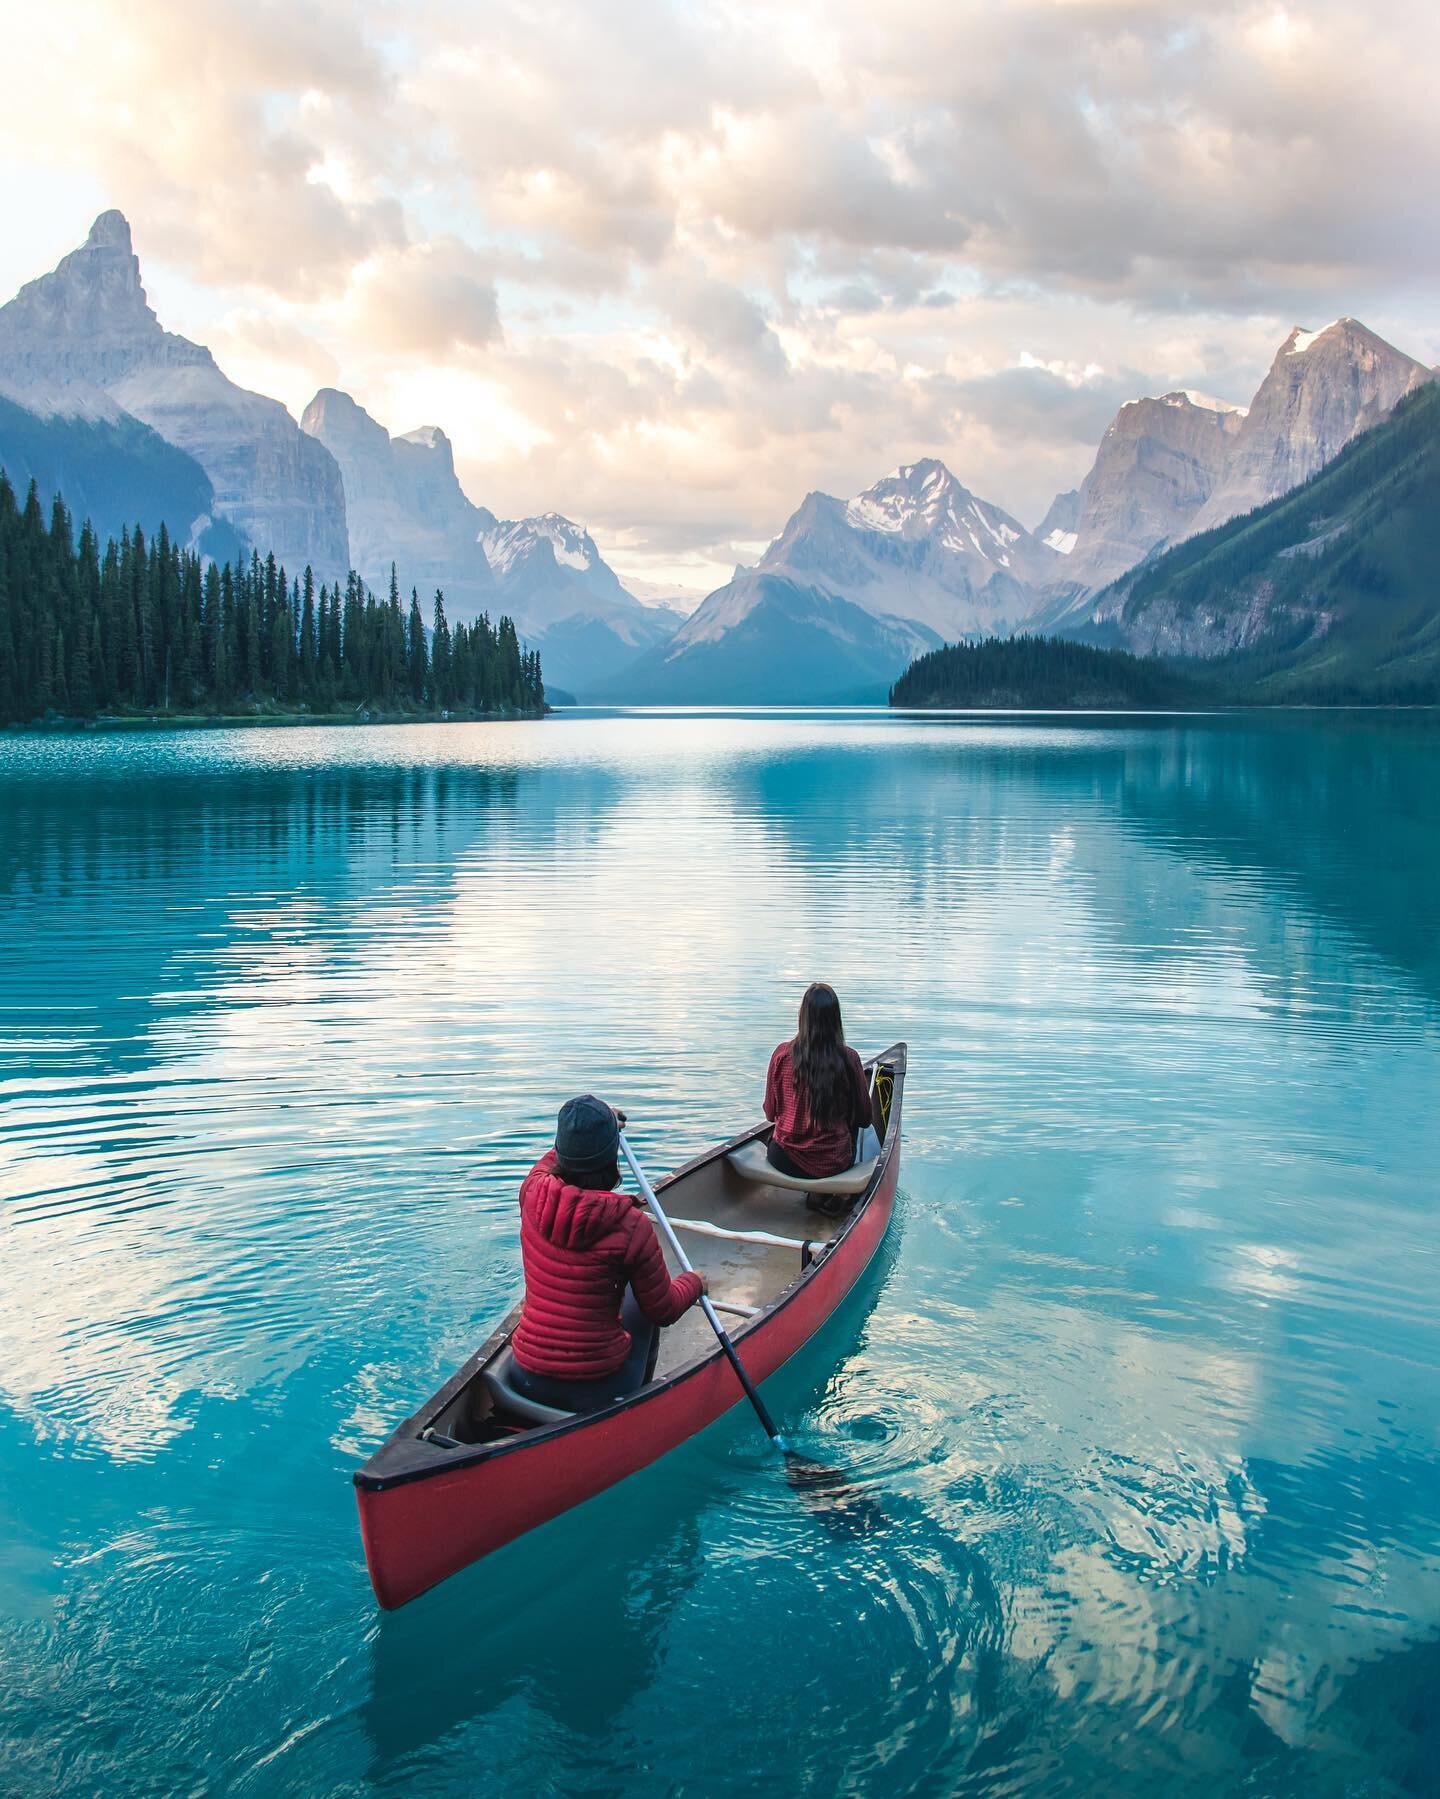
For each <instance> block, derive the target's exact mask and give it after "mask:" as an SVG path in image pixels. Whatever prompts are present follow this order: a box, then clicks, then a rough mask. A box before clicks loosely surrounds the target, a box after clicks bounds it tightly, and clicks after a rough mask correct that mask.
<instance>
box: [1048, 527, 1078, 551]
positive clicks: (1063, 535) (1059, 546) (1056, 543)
mask: <svg viewBox="0 0 1440 1799" xmlns="http://www.w3.org/2000/svg"><path fill="white" fill-rule="evenodd" d="M1079 538H1080V533H1079V532H1078V531H1060V530H1055V531H1048V532H1046V534H1045V536H1044V537H1042V538H1041V540H1040V541H1041V542H1042V543H1048V544H1049V546H1050V548H1051V549H1052V550H1054V551H1055V552H1056V553H1057V554H1058V555H1061V556H1068V555H1069V554H1070V552H1071V550H1073V549H1074V548H1075V545H1076V543H1077V542H1078V541H1079Z"/></svg>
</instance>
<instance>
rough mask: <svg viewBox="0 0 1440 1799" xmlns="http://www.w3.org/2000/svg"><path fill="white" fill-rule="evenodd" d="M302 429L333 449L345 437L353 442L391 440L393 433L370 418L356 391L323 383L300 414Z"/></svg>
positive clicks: (380, 442) (380, 443) (377, 443)
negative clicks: (352, 391)
mask: <svg viewBox="0 0 1440 1799" xmlns="http://www.w3.org/2000/svg"><path fill="white" fill-rule="evenodd" d="M300 429H301V430H302V431H305V432H307V433H308V434H309V435H310V436H311V437H318V438H319V439H320V440H321V442H322V443H324V444H326V445H327V447H328V448H329V449H330V450H331V452H332V453H333V452H334V448H335V444H336V443H337V442H338V441H340V440H342V439H345V440H348V441H349V442H351V443H374V444H375V445H377V446H382V447H383V445H385V444H388V443H389V441H390V433H389V432H388V431H387V430H386V429H385V427H384V426H383V425H382V424H380V423H378V422H377V421H376V420H375V419H373V418H371V416H370V414H369V413H368V412H367V411H366V410H365V408H364V407H363V406H362V405H361V404H360V403H359V401H358V400H356V399H355V398H354V397H353V395H351V394H347V393H345V392H344V391H343V390H342V389H341V388H338V387H322V388H321V389H320V390H319V392H318V393H317V394H316V395H315V398H314V399H313V400H311V402H310V404H309V405H308V406H307V407H306V408H305V410H304V412H303V413H302V414H301V415H300Z"/></svg>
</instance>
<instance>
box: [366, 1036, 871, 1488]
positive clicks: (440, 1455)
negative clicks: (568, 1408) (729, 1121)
mask: <svg viewBox="0 0 1440 1799" xmlns="http://www.w3.org/2000/svg"><path fill="white" fill-rule="evenodd" d="M906 1047H907V1046H906V1045H905V1044H904V1043H903V1042H900V1043H896V1044H892V1045H891V1047H890V1048H889V1049H887V1050H882V1051H881V1052H880V1054H878V1055H876V1056H872V1057H870V1058H869V1059H868V1060H867V1061H866V1063H865V1064H864V1066H865V1067H866V1068H867V1069H870V1068H873V1067H874V1066H876V1065H877V1064H880V1063H883V1064H885V1065H886V1066H887V1067H888V1068H890V1069H891V1070H892V1071H893V1072H894V1073H895V1074H896V1076H897V1077H899V1083H898V1085H897V1100H900V1099H903V1079H904V1075H905V1070H906ZM899 1110H900V1107H899V1105H898V1104H897V1105H896V1106H895V1107H894V1108H893V1109H892V1113H891V1121H890V1123H891V1126H894V1127H898V1125H899ZM769 1128H770V1127H769V1125H768V1123H762V1124H759V1125H756V1126H752V1127H751V1128H750V1129H748V1130H745V1131H742V1132H741V1133H740V1134H739V1135H738V1136H735V1137H732V1138H730V1139H729V1141H728V1142H725V1143H721V1144H718V1145H715V1146H713V1147H711V1148H710V1149H707V1150H704V1151H702V1152H701V1153H700V1154H699V1155H696V1156H692V1157H691V1159H690V1160H689V1161H688V1162H684V1163H682V1164H681V1165H680V1167H678V1168H677V1169H675V1170H674V1171H673V1172H672V1173H671V1174H669V1175H668V1176H666V1178H665V1179H664V1180H662V1181H658V1182H657V1183H656V1184H655V1189H656V1192H657V1193H664V1192H665V1191H666V1189H667V1188H670V1187H673V1186H675V1185H676V1184H677V1183H679V1182H680V1181H682V1180H684V1179H685V1178H686V1177H688V1176H689V1175H691V1174H693V1173H695V1172H696V1170H698V1169H700V1168H703V1167H705V1166H706V1165H707V1164H709V1163H712V1162H716V1161H719V1160H720V1159H721V1158H722V1157H724V1156H727V1155H728V1154H729V1153H730V1151H731V1150H733V1149H738V1148H739V1147H740V1146H741V1145H742V1144H745V1143H750V1142H753V1141H754V1139H755V1138H757V1137H761V1136H763V1135H764V1134H765V1132H766V1131H767V1130H768V1129H769ZM899 1141H900V1132H899V1129H898V1128H888V1127H887V1130H886V1134H885V1139H884V1141H883V1142H882V1144H881V1146H880V1153H879V1155H878V1157H877V1158H876V1162H875V1168H874V1172H873V1173H872V1175H871V1177H870V1180H869V1182H868V1184H867V1185H866V1188H865V1191H864V1193H863V1194H862V1195H861V1196H860V1197H859V1198H858V1199H857V1201H856V1203H855V1204H854V1205H853V1206H852V1207H851V1208H850V1211H849V1212H848V1213H847V1214H846V1216H845V1217H844V1219H843V1220H840V1221H837V1223H838V1224H839V1228H838V1229H837V1230H835V1232H834V1234H833V1235H832V1236H831V1237H830V1238H829V1239H828V1241H826V1242H824V1244H823V1247H818V1248H817V1249H816V1251H815V1253H814V1254H813V1256H812V1257H811V1259H810V1261H809V1262H808V1263H807V1264H806V1265H805V1266H804V1267H802V1269H801V1270H800V1272H799V1274H798V1275H797V1276H796V1278H795V1279H794V1280H793V1281H792V1282H791V1283H790V1284H789V1285H788V1286H787V1287H785V1288H783V1289H782V1290H781V1292H780V1293H778V1294H777V1295H776V1297H775V1298H774V1300H773V1301H772V1302H771V1303H770V1304H769V1305H767V1306H765V1307H763V1308H761V1309H760V1310H759V1311H758V1312H756V1313H755V1315H754V1316H753V1317H749V1318H746V1319H745V1320H744V1322H743V1323H740V1324H737V1326H736V1328H735V1329H734V1330H732V1331H731V1332H730V1337H731V1340H732V1341H733V1342H734V1343H735V1345H736V1347H737V1348H739V1347H741V1346H742V1345H743V1344H744V1342H745V1340H746V1339H747V1338H748V1337H749V1336H751V1335H752V1333H754V1332H756V1331H761V1330H763V1329H764V1328H765V1327H766V1326H767V1325H768V1324H769V1323H770V1322H771V1321H772V1320H773V1319H774V1318H776V1317H777V1316H778V1315H779V1314H780V1313H781V1312H783V1311H784V1309H785V1308H786V1307H787V1306H788V1305H790V1304H791V1303H792V1302H793V1301H795V1300H796V1299H798V1298H799V1297H800V1296H801V1294H803V1293H804V1291H805V1289H806V1288H807V1286H809V1284H810V1283H811V1281H812V1280H813V1279H814V1278H815V1276H816V1275H817V1274H818V1273H819V1272H820V1271H821V1270H822V1269H824V1268H825V1267H826V1266H827V1265H828V1263H829V1262H830V1261H831V1259H832V1258H833V1257H834V1255H835V1254H836V1252H837V1251H838V1250H839V1249H840V1248H841V1246H842V1245H843V1244H844V1242H845V1240H846V1238H847V1237H848V1236H849V1235H850V1234H851V1232H852V1231H853V1230H854V1228H855V1227H856V1226H857V1225H858V1224H859V1222H860V1221H861V1219H862V1218H863V1217H864V1216H865V1214H866V1213H867V1212H868V1210H869V1208H870V1205H871V1203H872V1201H873V1200H874V1198H875V1195H876V1193H877V1192H878V1191H879V1190H880V1187H881V1185H882V1183H883V1182H884V1180H885V1177H886V1174H887V1171H888V1169H889V1166H890V1162H891V1159H892V1156H893V1154H894V1153H895V1152H896V1150H897V1149H898V1146H899ZM817 1241H818V1240H817ZM867 1260H868V1257H867ZM827 1316H828V1314H827ZM519 1318H520V1304H519V1302H517V1303H516V1304H515V1305H514V1306H512V1308H511V1309H510V1311H509V1312H507V1313H506V1315H505V1317H504V1318H503V1319H502V1321H501V1322H500V1323H499V1325H497V1327H496V1328H495V1330H494V1331H492V1332H491V1334H490V1335H489V1336H488V1337H487V1338H486V1339H485V1341H484V1342H483V1343H482V1344H481V1345H480V1347H479V1349H477V1350H476V1351H475V1353H474V1354H473V1355H472V1356H471V1357H470V1358H469V1360H468V1361H466V1362H465V1363H464V1364H463V1365H462V1366H461V1367H460V1368H458V1369H457V1370H456V1371H455V1373H454V1374H452V1375H451V1376H450V1378H449V1379H448V1380H447V1381H446V1382H445V1383H444V1384H443V1385H442V1386H441V1387H440V1388H438V1389H437V1391H436V1392H434V1393H432V1394H431V1395H430V1397H429V1398H428V1399H426V1400H425V1402H424V1403H423V1404H422V1405H421V1406H420V1407H419V1409H418V1410H417V1411H415V1412H414V1413H412V1414H411V1416H410V1417H408V1418H407V1419H405V1421H404V1422H403V1423H402V1424H400V1425H399V1426H398V1427H397V1428H396V1429H395V1430H394V1431H393V1432H392V1433H391V1434H390V1436H389V1437H387V1438H386V1440H385V1442H384V1443H382V1444H381V1445H380V1446H379V1448H377V1449H376V1450H375V1452H374V1453H373V1454H372V1455H371V1456H370V1457H369V1459H368V1460H367V1461H366V1462H365V1463H364V1464H363V1466H361V1467H360V1468H357V1469H356V1470H355V1472H354V1474H353V1475H352V1477H351V1478H352V1480H353V1482H354V1485H355V1486H356V1488H357V1489H358V1490H359V1491H360V1492H362V1493H381V1492H386V1491H389V1490H391V1489H392V1488H395V1487H399V1486H405V1485H410V1484H412V1483H414V1482H417V1481H424V1480H430V1479H434V1478H438V1477H441V1476H444V1475H450V1474H457V1473H460V1472H462V1471H466V1470H473V1469H475V1468H476V1467H478V1466H480V1465H483V1464H487V1463H494V1462H496V1461H498V1460H500V1459H501V1458H503V1457H506V1456H511V1455H516V1454H519V1453H522V1452H523V1451H525V1450H528V1449H533V1448H535V1447H536V1446H537V1445H539V1444H541V1443H550V1442H554V1441H555V1440H556V1439H558V1438H561V1437H564V1436H567V1435H569V1434H571V1433H573V1432H575V1431H580V1430H584V1429H586V1428H588V1427H589V1426H591V1425H594V1424H598V1423H601V1422H602V1421H604V1420H606V1419H612V1418H615V1417H617V1416H619V1415H621V1414H623V1413H626V1412H630V1411H635V1410H638V1409H639V1408H640V1407H642V1406H643V1405H645V1404H646V1403H647V1401H649V1400H652V1399H654V1398H656V1397H658V1396H659V1395H660V1394H662V1393H668V1392H670V1391H673V1390H674V1389H675V1388H676V1387H678V1386H680V1385H681V1384H683V1383H684V1382H685V1381H687V1380H690V1379H693V1378H694V1377H695V1376H696V1375H697V1374H699V1373H700V1372H701V1371H703V1370H704V1369H706V1368H708V1367H709V1366H711V1365H712V1364H713V1363H714V1362H715V1361H716V1360H717V1359H718V1358H719V1357H720V1355H721V1354H722V1353H723V1352H722V1351H721V1349H720V1346H719V1344H718V1343H715V1344H713V1345H712V1346H711V1347H710V1348H709V1349H707V1350H705V1351H704V1352H702V1353H700V1354H698V1355H695V1356H692V1357H691V1358H690V1359H689V1360H688V1361H685V1362H682V1363H681V1364H680V1365H679V1366H678V1367H677V1368H674V1369H672V1370H671V1371H670V1372H669V1373H668V1374H666V1375H664V1376H662V1377H661V1378H659V1379H656V1380H652V1381H648V1382H647V1383H646V1384H645V1385H644V1386H642V1387H638V1388H636V1390H635V1391H634V1392H633V1393H626V1394H622V1395H621V1396H620V1397H619V1398H618V1399H615V1400H612V1401H611V1403H610V1404H609V1405H606V1406H601V1407H599V1408H598V1409H597V1410H595V1411H593V1412H577V1413H576V1414H575V1415H574V1416H573V1417H570V1418H565V1419H562V1420H559V1421H557V1422H556V1423H553V1424H546V1425H540V1426H537V1427H536V1428H534V1429H532V1430H527V1431H524V1432H522V1433H520V1434H518V1435H516V1436H515V1437H512V1438H510V1439H508V1440H502V1441H500V1442H493V1443H476V1444H466V1445H465V1446H464V1447H463V1448H460V1449H444V1448H441V1447H439V1446H432V1445H430V1444H427V1443H424V1442H422V1441H421V1432H422V1431H424V1430H426V1429H427V1428H429V1427H430V1426H432V1425H433V1424H434V1422H435V1420H436V1419H437V1418H438V1417H439V1416H440V1414H441V1413H442V1412H444V1411H446V1410H447V1409H448V1408H449V1407H450V1406H451V1405H453V1404H454V1403H455V1401H456V1400H457V1399H459V1397H460V1396H461V1394H462V1393H464V1391H465V1390H466V1388H468V1387H470V1386H471V1385H472V1384H473V1383H474V1382H475V1381H476V1380H477V1379H478V1378H479V1377H480V1375H481V1373H482V1372H483V1370H484V1369H485V1367H486V1365H487V1364H488V1363H489V1362H490V1361H492V1360H493V1359H494V1358H495V1357H496V1356H497V1355H498V1354H499V1353H500V1352H501V1350H503V1349H504V1348H505V1347H506V1346H507V1345H508V1343H509V1341H510V1338H511V1336H512V1335H513V1333H514V1330H515V1327H516V1325H517V1323H518V1322H519ZM821 1322H823V1320H822V1321H821ZM817 1328H818V1326H817ZM811 1334H812V1335H813V1332H812V1333H811ZM735 1396H736V1399H737V1401H738V1400H739V1399H740V1397H741V1394H740V1390H739V1387H738V1385H737V1387H736V1395H735Z"/></svg>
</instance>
